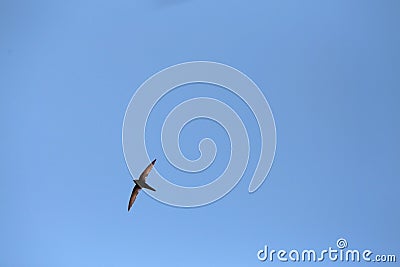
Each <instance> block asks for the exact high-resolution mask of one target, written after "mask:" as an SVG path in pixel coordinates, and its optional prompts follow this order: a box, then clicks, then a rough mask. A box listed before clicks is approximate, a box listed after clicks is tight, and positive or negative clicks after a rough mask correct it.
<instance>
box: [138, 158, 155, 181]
mask: <svg viewBox="0 0 400 267" xmlns="http://www.w3.org/2000/svg"><path fill="white" fill-rule="evenodd" d="M155 163H156V160H153V161H152V162H151V163H150V164H149V166H147V168H146V169H144V171H143V172H142V174H141V175H140V177H139V180H141V181H146V177H147V175H149V173H150V171H151V170H152V169H153V166H154V164H155Z"/></svg>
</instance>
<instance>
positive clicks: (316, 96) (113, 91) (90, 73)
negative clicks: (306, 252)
mask: <svg viewBox="0 0 400 267" xmlns="http://www.w3.org/2000/svg"><path fill="white" fill-rule="evenodd" d="M399 25H400V2H399V1H396V0H392V1H389V0H383V1H368V0H366V1H355V0H350V1H347V0H342V1H225V0H219V1H214V0H213V1H212V0H205V1H200V0H187V1H184V0H180V1H179V0H147V1H139V0H130V1H127V0H124V1H119V0H117V1H103V0H100V1H76V0H74V1H41V0H39V1H24V0H18V1H2V2H1V3H0V111H1V112H0V114H1V120H0V121H1V131H0V140H1V141H0V144H1V149H0V177H1V180H0V203H1V204H0V205H1V206H0V207H1V210H0V211H1V220H0V237H1V242H0V266H5V267H8V266H10V267H14V266H16V267H25V266H26V267H28V266H29V267H36V266H37V267H47V266H49V267H50V266H59V267H62V266H68V267H69V266H76V267H79V266H85V267H86V266H263V265H264V266H268V265H270V266H272V265H273V266H277V265H279V262H274V263H270V262H264V263H261V262H259V261H258V260H257V257H256V253H257V251H258V250H259V249H261V248H262V247H263V246H264V245H269V246H270V247H272V248H275V249H279V248H283V249H287V250H290V249H307V248H309V249H323V248H327V247H329V246H333V247H334V246H335V242H336V240H337V239H338V238H339V237H345V238H346V239H347V241H348V242H349V247H351V248H358V249H367V248H368V249H371V250H373V251H375V252H377V253H392V254H397V256H398V258H399V257H400V254H399V251H400V244H399V240H400V230H399V225H400V213H399V212H400V209H399V203H400V194H399V188H400V169H399V168H400V162H399V161H400V155H399V151H400V142H399V136H400V127H399V122H400V106H399V103H400V90H399V89H400V49H399V47H400V31H399ZM191 60H210V61H217V62H221V63H225V64H228V65H231V66H233V67H235V68H237V69H239V70H241V71H243V72H244V73H246V74H247V75H248V76H249V77H251V78H252V79H253V80H254V81H255V82H256V83H257V85H258V86H259V87H260V88H261V90H262V91H263V92H264V94H265V96H266V98H267V99H268V101H269V104H270V106H271V108H272V111H273V114H274V117H275V121H276V127H277V140H278V142H277V151H276V157H275V162H274V165H273V167H272V169H271V172H270V174H269V176H268V178H267V180H266V181H265V182H264V184H263V185H262V186H261V188H260V189H259V190H258V191H257V192H256V193H254V194H248V192H247V188H248V185H249V182H250V179H251V177H250V173H247V175H245V177H243V179H242V180H241V182H240V183H239V184H238V186H237V187H236V188H235V189H234V190H233V191H232V192H231V193H230V194H228V195H227V196H226V197H224V198H223V199H221V200H219V201H217V202H216V203H214V204H212V205H208V206H205V207H201V208H194V209H183V208H175V207H170V206H167V205H164V204H161V203H159V202H157V201H155V200H153V199H152V198H150V197H149V196H147V195H146V194H144V193H143V192H142V193H141V194H140V195H139V197H138V201H137V202H136V203H135V205H134V207H133V213H127V210H126V207H127V201H128V199H129V195H130V193H131V188H132V181H131V177H130V174H129V172H128V169H127V167H126V164H125V161H124V157H123V153H122V144H121V131H122V121H123V116H124V112H125V109H126V107H127V105H128V103H129V100H130V98H131V96H132V95H133V93H134V92H135V90H136V89H137V88H138V87H139V86H140V84H141V83H142V82H144V81H145V80H146V79H147V78H148V77H149V76H151V75H152V74H154V73H156V72H158V71H159V70H161V69H163V68H165V67H168V66H170V65H174V64H177V63H181V62H185V61H191ZM205 90H206V89H205ZM207 90H208V89H207ZM165 100H166V101H168V98H166V99H165ZM170 100H171V104H173V105H175V102H174V101H175V100H174V99H172V98H171V99H170ZM164 105H168V104H166V103H164ZM196 126H201V124H199V125H193V127H196ZM214 126H215V125H214ZM214 126H210V127H209V130H210V132H211V133H205V134H209V135H210V136H212V135H213V133H212V132H214V131H216V133H218V132H219V131H220V130H221V129H218V127H214ZM200 129H204V127H201V128H200ZM214 135H215V132H214ZM187 136H190V134H189V135H187ZM187 138H189V137H187ZM187 138H186V139H185V140H184V142H188V144H189V147H186V148H185V149H184V151H186V153H188V156H190V153H193V151H195V150H193V148H196V147H197V144H195V143H193V142H190V139H187ZM196 140H197V139H196ZM222 142H223V141H222ZM224 144H225V143H222V144H221V145H224ZM153 151H157V150H153ZM253 157H254V156H253ZM159 158H160V162H158V163H157V164H159V166H160V167H162V166H166V165H167V163H166V162H165V161H164V160H163V158H162V157H161V156H160V157H159ZM255 158H256V157H255ZM220 162H221V163H220V165H221V166H219V165H218V166H217V167H216V168H215V172H216V173H217V172H219V171H220V168H223V165H224V157H223V156H222V158H221V161H220ZM252 164H254V163H252ZM143 167H144V166H143ZM160 167H159V168H160ZM141 168H142V166H138V170H140V169H141ZM166 168H167V167H166ZM172 171H173V170H172ZM171 176H173V175H171ZM188 179H190V178H188ZM199 179H201V178H199ZM203 179H205V180H204V181H209V180H207V179H209V177H204V178H203ZM149 181H150V180H149ZM398 260H399V259H398ZM286 265H287V264H286ZM293 265H297V266H314V265H313V264H310V263H307V264H301V263H293ZM315 265H316V266H322V265H324V266H325V265H328V266H342V265H345V264H343V263H332V264H330V263H329V262H328V263H317V264H315ZM349 265H350V264H349ZM387 265H388V266H394V265H395V264H387ZM352 266H365V263H359V264H353V265H352Z"/></svg>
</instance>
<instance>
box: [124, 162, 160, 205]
mask: <svg viewBox="0 0 400 267" xmlns="http://www.w3.org/2000/svg"><path fill="white" fill-rule="evenodd" d="M155 163H156V160H153V161H152V162H151V163H150V164H149V166H147V168H146V169H144V171H143V172H142V174H141V175H140V177H139V179H136V180H135V179H134V180H133V182H134V183H135V187H134V188H133V190H132V194H131V198H130V199H129V204H128V211H129V210H130V209H131V207H132V205H133V202H135V200H136V197H137V195H138V194H139V191H140V190H141V189H142V188H145V189H149V190H152V191H156V190H155V189H154V188H153V187H151V186H150V185H148V184H147V183H146V178H147V176H148V175H149V173H150V171H151V170H152V169H153V166H154V164H155Z"/></svg>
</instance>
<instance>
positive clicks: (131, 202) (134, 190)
mask: <svg viewBox="0 0 400 267" xmlns="http://www.w3.org/2000/svg"><path fill="white" fill-rule="evenodd" d="M139 191H140V187H139V186H138V185H135V187H134V188H133V190H132V194H131V198H130V199H129V204H128V211H129V210H130V209H131V207H132V205H133V202H135V199H136V197H137V195H138V194H139Z"/></svg>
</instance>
